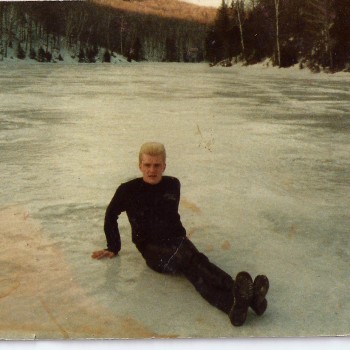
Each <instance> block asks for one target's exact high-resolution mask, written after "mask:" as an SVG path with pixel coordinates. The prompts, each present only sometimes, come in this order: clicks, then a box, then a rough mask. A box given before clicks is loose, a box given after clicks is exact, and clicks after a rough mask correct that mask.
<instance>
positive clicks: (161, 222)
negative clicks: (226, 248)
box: [92, 142, 269, 326]
mask: <svg viewBox="0 0 350 350" xmlns="http://www.w3.org/2000/svg"><path fill="white" fill-rule="evenodd" d="M139 168H140V170H141V172H142V178H137V179H134V180H131V181H129V182H126V183H123V184H121V185H120V186H119V187H118V189H117V191H116V193H115V195H114V197H113V199H112V201H111V202H110V204H109V206H108V207H107V210H106V215H105V224H104V230H105V234H106V239H107V249H104V250H99V251H96V252H94V253H93V254H92V257H93V258H94V259H102V258H105V257H108V258H113V257H115V256H116V255H117V254H118V252H119V251H120V248H121V242H120V234H119V230H118V222H117V220H118V217H119V215H120V214H121V213H122V212H124V211H125V212H126V213H127V216H128V219H129V222H130V224H131V229H132V241H133V243H134V244H135V245H136V247H137V249H138V250H139V251H140V253H141V254H142V256H143V258H144V259H145V261H146V264H147V265H148V266H149V267H150V268H151V269H153V270H154V271H157V272H160V273H181V274H183V275H184V276H185V277H186V278H187V279H188V280H189V281H190V282H191V283H192V284H193V286H194V287H195V288H196V290H197V291H198V292H199V293H200V294H201V295H202V297H203V298H205V299H206V300H207V301H208V302H209V303H210V304H212V305H214V306H215V307H217V308H218V309H220V310H222V311H224V312H225V313H226V314H228V315H229V318H230V321H231V323H232V324H233V325H234V326H241V325H243V324H244V322H245V321H246V318H247V312H248V307H249V306H250V307H251V308H252V309H253V310H254V311H255V313H256V314H257V315H262V314H263V313H264V312H265V310H266V307H267V301H266V298H265V296H266V294H267V291H268V289H269V281H268V279H267V277H266V276H263V275H259V276H257V277H256V278H255V280H254V282H253V280H252V277H251V276H250V275H249V274H248V273H247V272H240V273H239V274H238V275H237V276H236V278H235V280H233V279H232V277H231V276H230V275H229V274H227V273H226V272H224V271H223V270H221V269H220V268H219V267H217V266H215V265H214V264H213V263H211V262H210V261H209V260H208V258H207V257H206V256H205V255H204V254H203V253H201V252H199V251H198V249H197V248H196V247H195V246H194V245H193V243H192V242H191V241H190V240H189V239H188V238H187V237H186V230H185V228H184V227H183V226H182V223H181V221H180V215H179V213H178V208H179V202H180V182H179V180H178V179H176V178H174V177H170V176H163V173H164V171H165V168H166V152H165V148H164V146H163V145H162V144H160V143H157V142H150V143H146V144H144V145H142V147H141V150H140V153H139Z"/></svg>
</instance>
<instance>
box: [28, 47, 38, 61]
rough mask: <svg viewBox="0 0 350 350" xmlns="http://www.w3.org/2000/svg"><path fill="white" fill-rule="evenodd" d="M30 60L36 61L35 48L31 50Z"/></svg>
mask: <svg viewBox="0 0 350 350" xmlns="http://www.w3.org/2000/svg"><path fill="white" fill-rule="evenodd" d="M29 58H30V59H31V60H35V59H36V52H35V50H34V48H33V47H32V48H31V49H30V53H29Z"/></svg>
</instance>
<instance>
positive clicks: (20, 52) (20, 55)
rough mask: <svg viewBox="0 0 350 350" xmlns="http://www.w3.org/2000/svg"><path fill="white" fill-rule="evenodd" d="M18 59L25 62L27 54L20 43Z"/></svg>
mask: <svg viewBox="0 0 350 350" xmlns="http://www.w3.org/2000/svg"><path fill="white" fill-rule="evenodd" d="M17 58H18V59H20V60H24V59H25V58H26V53H25V51H24V50H23V48H22V46H21V44H20V43H18V46H17Z"/></svg>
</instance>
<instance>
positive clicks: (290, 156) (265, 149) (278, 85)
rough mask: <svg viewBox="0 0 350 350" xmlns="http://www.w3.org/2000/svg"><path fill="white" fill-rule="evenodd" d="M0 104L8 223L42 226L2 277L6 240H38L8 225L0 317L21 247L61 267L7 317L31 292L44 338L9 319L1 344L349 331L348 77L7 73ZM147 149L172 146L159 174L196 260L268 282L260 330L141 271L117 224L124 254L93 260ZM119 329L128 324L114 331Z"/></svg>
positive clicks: (107, 70) (144, 68) (149, 69)
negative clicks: (171, 192) (116, 200)
mask: <svg viewBox="0 0 350 350" xmlns="http://www.w3.org/2000/svg"><path fill="white" fill-rule="evenodd" d="M0 106H1V109H0V152H1V153H0V159H1V163H0V173H1V189H0V191H1V192H0V193H1V196H0V208H1V209H2V211H3V213H5V214H6V215H5V214H4V215H3V220H5V219H4V218H8V217H9V215H10V214H9V213H13V211H12V212H11V211H6V210H7V209H8V208H12V209H11V210H14V212H16V213H21V217H22V216H23V217H24V219H27V218H30V220H32V222H31V225H32V224H33V225H34V223H35V225H36V224H38V225H39V226H40V228H38V229H37V231H36V234H38V237H39V236H40V237H42V239H43V242H42V243H40V242H36V243H35V242H33V243H32V245H31V244H29V243H27V244H26V246H25V247H22V246H21V247H20V249H21V250H20V251H21V252H22V253H23V254H22V255H21V257H17V258H18V259H17V265H16V266H12V265H10V263H9V259H14V260H15V259H16V255H13V252H11V250H12V243H11V239H13V240H14V243H13V244H15V241H16V244H17V245H19V244H20V242H24V241H26V239H28V240H29V239H30V236H31V233H30V231H29V226H28V230H27V229H26V226H25V225H26V224H25V223H24V222H23V223H22V224H23V226H21V227H22V230H23V232H21V235H19V233H18V236H16V235H17V233H16V232H12V231H11V227H10V226H12V225H11V220H12V219H11V218H8V220H9V223H6V227H8V229H7V231H6V234H7V236H6V237H8V238H6V239H7V240H5V243H6V244H7V246H6V247H5V248H4V249H5V253H4V254H3V256H2V257H1V258H0V270H1V271H3V272H0V275H1V274H2V275H1V276H2V279H1V280H2V281H7V282H6V283H7V284H6V283H5V282H3V285H4V287H3V290H5V292H4V294H3V295H4V298H2V299H0V302H1V301H2V302H3V303H5V302H6V303H7V302H8V304H6V305H7V306H6V309H5V308H4V307H3V308H2V309H0V314H2V313H3V312H5V311H6V313H7V311H8V309H9V308H11V307H14V306H13V304H11V303H10V298H16V293H20V292H21V288H23V286H24V282H23V283H22V284H21V282H19V286H17V287H16V288H14V287H13V286H15V285H17V284H15V282H14V281H13V280H12V279H11V278H12V277H10V276H13V274H14V273H15V271H17V270H18V269H20V270H21V271H22V270H23V269H24V267H23V266H24V265H26V264H30V261H29V259H28V260H27V259H26V253H25V252H26V249H32V250H31V254H33V256H37V255H36V252H42V251H44V250H45V249H48V248H47V247H49V248H50V249H51V250H49V252H48V251H47V250H45V251H46V252H47V254H46V255H45V259H48V260H44V258H42V262H44V261H51V262H52V260H55V254H56V253H57V252H58V253H59V256H60V259H59V261H57V263H53V262H52V263H51V262H50V263H47V264H46V263H45V264H44V263H43V264H42V266H41V268H34V267H33V271H32V272H31V273H33V276H36V277H35V278H38V280H39V278H40V281H41V282H40V283H41V284H42V285H41V284H40V286H41V287H40V288H38V290H35V291H33V295H30V297H31V298H33V299H32V300H33V304H31V305H29V304H28V302H27V299H25V297H24V296H23V297H21V299H20V300H16V303H17V304H16V308H14V309H13V310H14V312H15V313H16V312H20V313H23V315H22V314H21V315H22V316H21V317H22V318H20V317H19V318H18V319H19V320H23V319H24V320H25V317H26V315H27V317H32V314H33V313H35V312H36V310H37V309H35V308H34V307H33V305H36V304H35V301H34V300H36V299H35V296H36V295H40V303H41V304H40V305H41V307H42V308H44V309H45V310H46V311H45V312H46V314H47V315H51V316H50V317H49V316H47V317H49V321H47V324H50V322H51V324H52V327H51V326H50V327H51V328H50V327H49V326H47V327H49V329H46V328H45V329H44V330H41V329H39V328H40V327H39V328H38V329H32V328H30V326H28V327H27V326H26V327H22V326H23V324H24V323H25V321H18V323H16V325H15V326H13V325H11V326H7V328H6V327H5V328H4V327H3V328H2V329H5V331H4V332H5V333H3V331H2V333H1V334H0V336H2V337H4V336H6V335H7V336H9V337H15V338H18V337H31V334H33V333H36V336H37V337H54V338H57V337H143V336H145V337H148V336H161V337H164V336H166V337H167V336H173V337H245V336H299V335H307V336H310V335H320V334H322V335H328V334H330V335H335V334H338V335H339V334H349V333H350V332H349V330H350V313H349V309H350V296H349V295H350V293H349V286H348V283H349V277H350V273H349V263H350V255H349V227H350V205H349V204H350V199H349V198H350V187H349V183H350V134H349V133H350V75H344V74H338V75H325V74H319V75H313V74H311V73H309V72H306V71H299V70H282V69H281V70H278V69H272V68H271V69H264V68H261V67H260V68H257V67H256V68H254V67H250V68H242V67H233V68H230V69H224V68H218V67H216V68H209V67H208V66H207V65H202V64H194V65H193V64H135V65H129V64H125V65H49V64H48V65H41V64H37V65H29V64H23V65H6V64H2V65H0ZM152 140H155V141H160V142H163V143H164V144H165V145H166V148H167V153H168V159H167V171H166V174H168V175H173V176H176V177H178V178H179V179H180V181H181V183H182V202H181V205H180V214H181V218H182V221H183V224H184V226H185V227H186V229H187V232H188V235H189V236H190V238H191V240H192V241H193V242H194V243H195V244H196V245H197V247H198V248H199V249H200V250H202V251H203V252H204V253H206V254H207V255H208V257H209V258H210V259H211V260H212V261H213V262H215V263H217V264H218V265H219V266H220V267H221V268H223V269H224V270H226V271H227V272H229V273H232V274H233V275H235V274H236V273H237V272H239V271H241V270H247V271H249V272H250V273H251V274H253V275H256V274H258V273H265V274H267V275H268V276H269V278H270V281H271V290H270V292H269V298H268V301H269V308H268V311H267V312H266V314H265V315H264V316H263V317H261V318H257V317H255V316H254V315H253V314H249V317H248V320H247V322H246V324H245V325H244V327H242V328H238V329H237V328H233V327H232V326H231V324H230V322H229V320H228V318H227V316H226V315H224V314H223V313H221V312H220V311H218V310H216V309H214V308H213V307H211V306H210V305H208V304H207V303H206V302H205V301H204V300H202V299H201V297H200V296H199V295H198V294H197V293H196V292H195V291H194V289H193V288H192V287H191V286H190V285H189V283H188V282H187V281H186V280H185V279H183V278H181V277H171V276H161V275H158V274H156V273H154V272H152V271H151V270H149V269H148V268H147V267H146V265H145V264H144V262H143V260H142V258H141V256H140V255H139V253H138V251H137V250H136V247H134V246H133V245H132V243H131V237H130V228H129V224H128V221H127V218H126V216H125V215H122V216H121V218H120V228H121V234H122V251H121V253H120V256H119V257H117V258H116V259H113V260H106V261H95V260H92V259H91V258H90V255H91V253H92V251H93V250H97V249H100V248H104V247H105V237H104V233H103V220H104V212H105V208H106V206H107V205H108V203H109V201H110V199H111V198H112V196H113V194H114V191H115V189H116V187H117V186H118V185H119V184H120V183H121V182H123V181H125V180H128V179H130V178H132V177H136V176H139V171H138V167H137V165H138V164H137V156H138V150H139V147H140V145H141V144H142V143H143V142H146V141H152ZM13 208H15V209H13ZM22 214H23V215H22ZM11 215H12V214H11ZM13 215H15V214H13ZM17 224H18V223H16V224H15V223H14V224H13V231H15V228H16V227H17V226H16V225H17ZM30 228H31V229H33V226H30ZM33 230H34V229H33ZM11 232H12V233H11ZM14 233H16V234H14ZM2 235H3V236H5V234H4V233H3V232H2ZM11 236H12V238H11ZM32 237H34V234H33V235H32ZM35 237H36V236H35ZM4 239H5V238H4ZM5 243H3V244H5ZM35 244H36V245H35ZM34 245H35V247H36V248H35V249H36V250H35V249H34V248H33V247H34ZM50 252H51V253H52V254H51V255H50V254H49V253H50ZM54 253H55V254H54ZM58 253H57V254H58ZM6 254H7V255H6ZM11 254H12V258H11ZM38 254H39V253H38ZM40 254H41V253H40ZM38 256H39V255H38ZM50 259H51V260H50ZM39 260H40V258H39V257H37V258H36V261H38V263H39ZM61 265H62V266H63V265H64V266H65V271H64V273H63V271H61V270H60V266H61ZM4 266H5V267H6V269H4ZM34 270H35V271H34ZM4 271H5V272H4ZM6 271H7V272H6ZM23 271H24V270H23ZM6 273H7V275H6ZM21 276H22V275H21ZM38 276H39V277H38ZM23 278H24V277H23ZM33 278H34V277H33ZM43 280H47V281H49V282H48V283H47V284H46V285H44V284H43V282H42V281H43ZM63 280H65V281H63ZM67 281H71V284H70V283H68V282H67ZM4 283H5V284H4ZM11 283H12V284H11ZM73 284H74V290H72V293H70V286H71V285H73ZM21 286H22V287H21ZM12 287H13V288H12ZM11 288H12V289H11ZM8 290H11V291H12V292H11V295H10V292H8ZM22 292H23V295H24V294H25V292H24V291H22ZM79 293H80V294H81V297H79V295H80V294H79ZM28 294H30V293H28ZM34 294H35V295H34ZM62 295H64V297H63V296H62ZM0 296H1V288H0ZM17 298H18V299H19V296H17ZM18 303H22V304H18ZM63 305H64V307H63ZM77 305H78V306H79V312H80V314H79V315H80V316H79V317H77V316H75V318H74V317H73V316H72V313H73V311H74V310H75V308H76V307H77ZM0 306H1V305H0ZM32 307H33V308H32ZM89 308H94V310H96V313H95V314H93V315H90V313H89V312H88V311H87V310H88V309H89ZM19 309H20V310H21V311H18V310H19ZM48 310H50V312H49V311H48ZM99 310H100V313H101V314H100V315H99ZM96 314H97V315H99V316H98V317H97V316H96ZM29 315H31V316H29ZM89 317H90V319H89ZM1 318H3V317H1ZM73 318H74V320H73ZM118 320H119V321H118ZM121 320H122V321H121ZM1 322H5V321H1ZM13 322H15V320H14V321H13ZM43 322H45V317H44V316H43ZM114 322H116V323H117V322H122V323H123V327H119V326H117V325H115V329H114V330H113V327H114V326H113V324H114ZM22 323H23V324H22ZM87 323H88V324H89V327H87V326H86V327H85V328H84V325H86V324H87ZM131 324H132V327H133V330H134V331H135V332H134V333H130V332H128V330H129V328H130V327H131ZM111 325H112V326H111ZM135 325H137V326H135ZM95 326H96V328H94V327H95ZM108 327H109V328H108ZM128 327H129V328H128ZM137 327H139V328H137ZM97 328H98V329H99V330H97ZM138 330H139V331H138ZM4 334H5V335H4Z"/></svg>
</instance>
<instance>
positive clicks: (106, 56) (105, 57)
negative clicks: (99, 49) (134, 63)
mask: <svg viewBox="0 0 350 350" xmlns="http://www.w3.org/2000/svg"><path fill="white" fill-rule="evenodd" d="M103 62H105V63H111V54H110V52H109V50H106V51H105V53H104V55H103Z"/></svg>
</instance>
